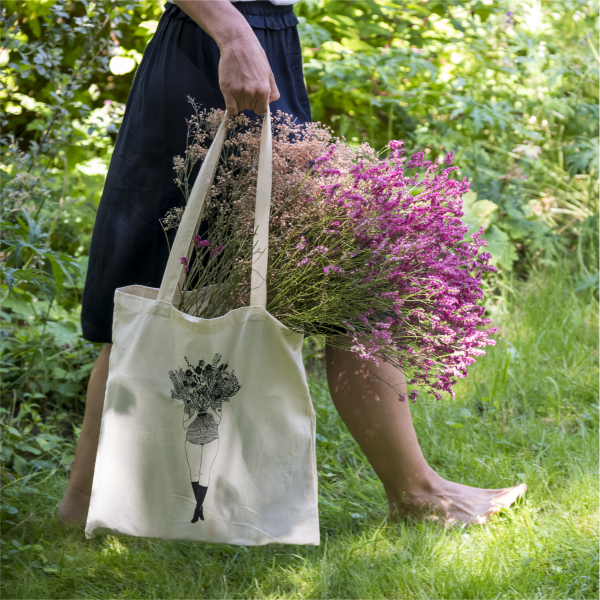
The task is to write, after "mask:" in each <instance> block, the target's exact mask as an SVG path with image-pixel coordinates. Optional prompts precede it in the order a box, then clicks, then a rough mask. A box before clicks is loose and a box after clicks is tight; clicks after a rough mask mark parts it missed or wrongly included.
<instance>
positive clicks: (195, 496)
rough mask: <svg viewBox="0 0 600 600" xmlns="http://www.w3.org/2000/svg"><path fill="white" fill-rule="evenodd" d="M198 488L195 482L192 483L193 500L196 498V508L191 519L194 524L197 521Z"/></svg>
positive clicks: (198, 485)
mask: <svg viewBox="0 0 600 600" xmlns="http://www.w3.org/2000/svg"><path fill="white" fill-rule="evenodd" d="M199 488H200V484H199V483H198V482H197V481H192V489H193V490H194V498H196V508H195V509H194V517H193V518H192V523H195V522H196V521H197V520H198V504H197V503H198V489H199Z"/></svg>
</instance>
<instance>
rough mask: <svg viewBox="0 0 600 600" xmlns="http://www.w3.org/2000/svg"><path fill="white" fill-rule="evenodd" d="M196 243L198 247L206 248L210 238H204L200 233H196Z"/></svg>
mask: <svg viewBox="0 0 600 600" xmlns="http://www.w3.org/2000/svg"><path fill="white" fill-rule="evenodd" d="M194 243H195V244H196V247H197V248H205V247H206V246H208V244H209V241H208V240H203V239H202V237H201V236H199V235H195V236H194Z"/></svg>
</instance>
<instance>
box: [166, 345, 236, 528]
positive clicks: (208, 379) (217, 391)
mask: <svg viewBox="0 0 600 600" xmlns="http://www.w3.org/2000/svg"><path fill="white" fill-rule="evenodd" d="M185 362H186V363H187V369H185V370H184V369H182V368H179V369H178V370H177V371H169V376H170V377H171V381H172V382H173V389H172V390H171V398H173V399H175V400H181V401H182V402H183V428H184V429H185V430H186V432H187V433H186V436H185V453H186V456H187V461H188V465H189V467H190V478H191V480H192V490H193V492H194V497H195V499H196V509H195V510H194V517H193V518H192V523H196V522H197V521H198V519H201V520H202V521H204V512H203V510H202V506H203V503H204V498H205V496H206V492H207V490H208V484H209V481H210V470H211V468H212V466H213V463H214V462H215V458H216V457H217V452H218V450H219V423H220V422H221V411H222V403H223V402H229V398H231V397H232V396H235V395H236V394H237V393H238V392H239V391H240V389H241V386H240V384H239V383H238V380H237V378H236V376H235V375H234V373H233V371H231V373H230V372H229V371H228V370H227V367H228V366H229V365H228V364H227V363H224V364H222V365H219V362H221V355H220V354H215V355H214V357H213V359H212V363H206V364H205V362H204V361H203V360H201V361H199V362H198V364H197V365H196V366H193V365H192V364H191V363H190V361H189V360H188V359H187V357H185Z"/></svg>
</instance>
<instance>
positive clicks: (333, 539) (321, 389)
mask: <svg viewBox="0 0 600 600" xmlns="http://www.w3.org/2000/svg"><path fill="white" fill-rule="evenodd" d="M507 289H510V290H511V291H507V292H506V296H505V297H499V298H496V301H495V302H496V303H495V307H494V316H495V319H496V321H501V332H500V333H499V335H498V344H497V346H496V348H495V349H493V350H492V351H490V352H489V353H488V356H487V357H486V358H485V359H484V360H483V361H481V363H480V364H479V365H478V366H477V368H474V369H472V370H471V373H470V376H469V378H468V380H466V381H464V382H461V384H460V386H459V390H458V394H457V400H456V401H455V402H450V401H447V400H445V401H442V402H438V403H436V402H435V401H432V400H427V399H423V400H419V401H418V402H417V403H416V404H414V405H413V415H414V419H415V424H416V427H417V431H418V432H419V436H420V440H421V443H422V445H423V449H424V452H425V456H426V457H427V459H428V460H429V462H430V464H431V465H432V466H433V467H434V468H435V469H436V470H437V471H438V472H439V473H440V474H441V475H443V476H444V477H447V478H451V479H454V480H458V481H460V482H462V483H466V484H471V485H477V486H482V487H501V486H507V485H512V484H516V483H519V482H520V481H521V480H525V481H526V482H527V484H528V486H529V491H528V493H527V495H526V497H525V499H524V500H523V501H521V502H520V503H519V504H518V505H517V506H515V507H514V508H512V509H511V510H506V511H504V512H502V513H501V514H500V515H498V516H497V517H495V518H494V519H493V520H492V521H491V523H490V524H489V525H488V526H486V527H473V528H470V529H459V528H454V529H450V530H444V529H442V528H440V527H438V526H435V525H432V524H416V523H412V522H406V523H401V524H392V523H390V522H389V521H388V519H387V505H386V502H385V497H384V493H383V490H382V488H381V486H380V484H379V482H378V480H377V479H376V478H375V477H374V474H373V472H372V470H371V469H370V467H369V465H368V463H367V462H366V461H365V459H364V457H363V455H362V453H361V451H360V450H359V449H358V448H357V446H356V445H355V443H354V441H353V440H352V438H351V437H350V436H349V434H348V432H347V431H346V429H345V428H344V426H343V425H342V423H341V421H340V419H339V418H338V417H337V414H336V412H335V410H334V408H333V406H332V404H331V401H330V399H329V396H328V393H327V388H326V386H325V384H324V383H323V381H322V379H320V378H319V377H318V375H314V376H313V377H312V381H311V389H312V393H313V399H314V402H315V405H316V410H317V426H318V434H319V442H318V450H317V452H318V454H317V459H318V467H319V473H320V497H319V508H320V519H321V546H320V547H303V546H301V547H296V546H267V547H261V548H246V547H234V546H203V545H199V544H196V545H194V544H184V543H174V542H168V543H167V542H161V541H156V540H140V539H125V538H120V539H117V538H114V537H107V538H96V539H94V540H90V541H87V540H86V539H85V537H84V535H83V533H81V532H80V531H66V530H65V529H64V528H63V527H62V526H61V525H60V524H59V522H58V521H57V519H56V516H55V514H56V509H57V507H58V504H59V502H60V498H61V495H62V493H63V491H64V489H65V485H66V481H67V479H66V474H65V473H64V472H63V471H60V472H54V471H45V472H43V471H39V472H37V473H35V474H34V475H33V476H32V477H28V478H27V477H26V478H24V479H20V480H19V479H16V480H12V479H11V478H10V477H9V476H8V474H7V473H6V472H4V475H5V476H4V477H3V480H4V489H3V498H2V502H3V504H4V505H8V506H9V507H13V508H9V509H6V510H5V511H4V512H3V513H2V514H3V517H4V522H3V524H2V533H3V536H2V551H1V553H2V583H1V590H2V597H3V598H296V597H299V598H300V597H301V598H304V597H306V598H419V599H421V598H490V599H491V598H494V599H496V598H573V599H575V598H594V599H597V598H598V386H597V381H598V380H597V364H598V351H597V338H598V327H597V325H598V323H597V320H598V303H597V301H596V299H595V298H594V295H593V293H592V292H591V291H590V290H587V291H583V292H578V293H577V294H576V293H575V292H574V291H573V283H572V279H571V270H570V268H569V265H568V264H565V265H562V266H560V267H558V268H554V269H553V270H552V271H548V272H546V273H537V274H535V273H534V274H533V275H532V277H531V280H530V281H529V282H528V283H527V284H518V285H517V286H516V287H515V286H513V287H512V288H509V287H507ZM14 509H16V510H17V511H18V512H15V510H14ZM7 510H8V512H7ZM24 519H25V522H23V523H22V524H19V523H21V521H23V520H24ZM15 526H16V527H15ZM11 529H12V530H11Z"/></svg>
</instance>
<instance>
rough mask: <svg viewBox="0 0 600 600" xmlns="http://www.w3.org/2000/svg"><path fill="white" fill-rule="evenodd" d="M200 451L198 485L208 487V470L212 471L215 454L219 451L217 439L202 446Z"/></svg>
mask: <svg viewBox="0 0 600 600" xmlns="http://www.w3.org/2000/svg"><path fill="white" fill-rule="evenodd" d="M203 448H204V450H203V451H202V465H201V466H200V485H201V486H204V487H208V484H209V482H210V470H211V469H212V466H213V463H214V462H215V458H217V452H218V451H219V438H217V439H216V440H213V441H212V442H209V443H208V444H204V446H203Z"/></svg>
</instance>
